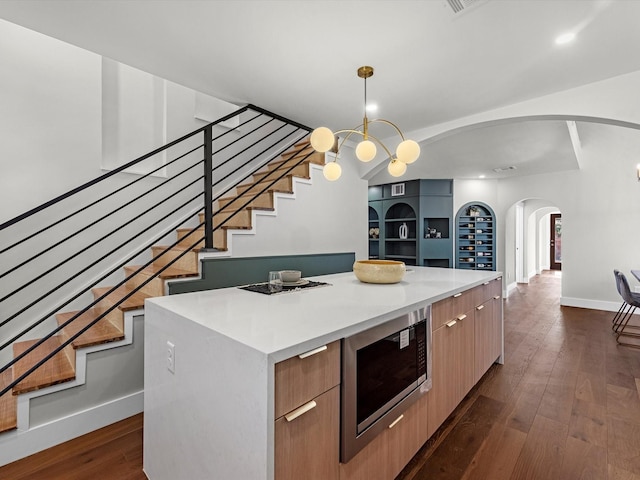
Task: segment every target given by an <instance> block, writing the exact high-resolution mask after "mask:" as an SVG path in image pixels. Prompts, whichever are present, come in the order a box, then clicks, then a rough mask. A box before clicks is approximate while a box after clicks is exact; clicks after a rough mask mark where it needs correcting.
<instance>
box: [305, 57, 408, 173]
mask: <svg viewBox="0 0 640 480" xmlns="http://www.w3.org/2000/svg"><path fill="white" fill-rule="evenodd" d="M371 76H373V67H369V66H364V67H360V68H359V69H358V77H360V78H362V79H364V119H363V121H362V124H361V125H358V126H357V127H356V128H355V129H345V130H338V131H337V132H335V133H334V132H332V131H331V130H330V129H328V128H327V127H319V128H316V129H315V130H314V131H313V132H312V133H311V146H312V147H313V148H314V150H316V151H317V152H322V153H324V152H328V151H330V150H331V151H333V152H335V159H334V160H333V161H331V162H329V163H327V164H326V165H325V166H324V169H323V174H324V176H325V178H326V179H327V180H331V181H334V180H337V179H338V178H340V175H341V174H342V168H341V167H340V165H338V154H339V152H340V148H342V145H343V144H344V142H345V141H346V140H347V139H348V138H349V137H350V136H351V135H353V134H357V135H360V136H361V137H362V141H361V142H360V143H358V145H357V146H356V157H357V158H358V160H360V161H361V162H370V161H371V160H373V159H374V158H375V156H376V153H377V147H376V144H378V145H379V146H380V147H382V149H383V150H384V151H385V153H386V154H387V156H388V157H389V165H388V166H387V170H388V172H389V173H390V174H391V175H392V176H394V177H399V176H401V175H403V174H404V173H405V172H406V171H407V164H409V163H413V162H415V161H416V160H417V159H418V157H419V156H420V145H418V143H417V142H415V141H413V140H405V138H404V135H403V134H402V132H401V131H400V129H399V128H398V127H397V126H396V125H395V124H393V123H391V122H390V121H388V120H384V119H382V118H379V119H376V120H369V119H368V118H367V78H369V77H371ZM371 123H385V124H387V125H390V126H391V127H393V128H394V129H395V130H396V132H397V133H398V135H400V138H401V139H402V141H401V142H400V144H399V145H398V147H397V148H396V153H395V155H394V154H392V153H391V152H390V151H389V149H388V148H387V147H386V146H385V145H384V143H382V142H381V141H380V140H379V139H378V138H376V137H374V136H373V135H371V134H370V133H369V124H371ZM360 128H362V130H359V129H360ZM341 133H346V134H347V135H346V136H345V137H344V138H343V139H342V140H341V141H340V142H338V141H337V138H336V137H337V135H339V134H341Z"/></svg>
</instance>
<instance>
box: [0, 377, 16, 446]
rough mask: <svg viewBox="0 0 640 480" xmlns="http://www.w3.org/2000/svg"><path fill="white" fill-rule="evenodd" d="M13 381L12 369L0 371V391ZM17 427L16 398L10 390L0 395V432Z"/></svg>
mask: <svg viewBox="0 0 640 480" xmlns="http://www.w3.org/2000/svg"><path fill="white" fill-rule="evenodd" d="M12 381H13V373H12V369H11V368H9V369H7V370H5V371H4V372H2V373H0V391H2V390H4V388H5V387H7V386H8V385H9V384H10V383H11V382H12ZM17 427H18V400H17V398H16V397H15V396H13V395H12V394H11V391H9V392H7V393H5V394H4V395H2V396H1V397H0V433H2V432H7V431H9V430H14V429H15V428H17Z"/></svg>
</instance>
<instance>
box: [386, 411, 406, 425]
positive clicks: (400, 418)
mask: <svg viewBox="0 0 640 480" xmlns="http://www.w3.org/2000/svg"><path fill="white" fill-rule="evenodd" d="M403 418H404V414H402V415H400V416H399V417H398V418H396V419H395V420H394V421H393V422H391V425H389V428H393V427H395V426H396V424H397V423H398V422H399V421H400V420H402V419H403Z"/></svg>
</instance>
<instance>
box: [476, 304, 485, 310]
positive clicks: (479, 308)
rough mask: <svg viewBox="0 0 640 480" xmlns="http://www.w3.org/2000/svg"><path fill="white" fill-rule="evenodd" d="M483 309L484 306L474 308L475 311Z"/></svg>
mask: <svg viewBox="0 0 640 480" xmlns="http://www.w3.org/2000/svg"><path fill="white" fill-rule="evenodd" d="M483 308H484V305H478V306H477V307H476V310H482V309H483Z"/></svg>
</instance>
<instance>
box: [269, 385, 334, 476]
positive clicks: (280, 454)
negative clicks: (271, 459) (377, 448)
mask: <svg viewBox="0 0 640 480" xmlns="http://www.w3.org/2000/svg"><path fill="white" fill-rule="evenodd" d="M304 410H305V411H304V413H302V414H300V415H297V413H296V412H287V413H291V414H292V416H293V417H295V418H291V417H289V418H287V416H284V417H281V418H279V419H278V420H276V422H275V479H276V480H297V479H302V478H304V479H308V480H316V479H317V480H338V476H339V470H338V468H339V451H340V388H339V387H335V388H333V389H331V390H329V391H328V392H326V393H323V394H322V395H320V396H318V397H316V398H315V399H313V403H311V404H310V405H309V406H305V408H304Z"/></svg>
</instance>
